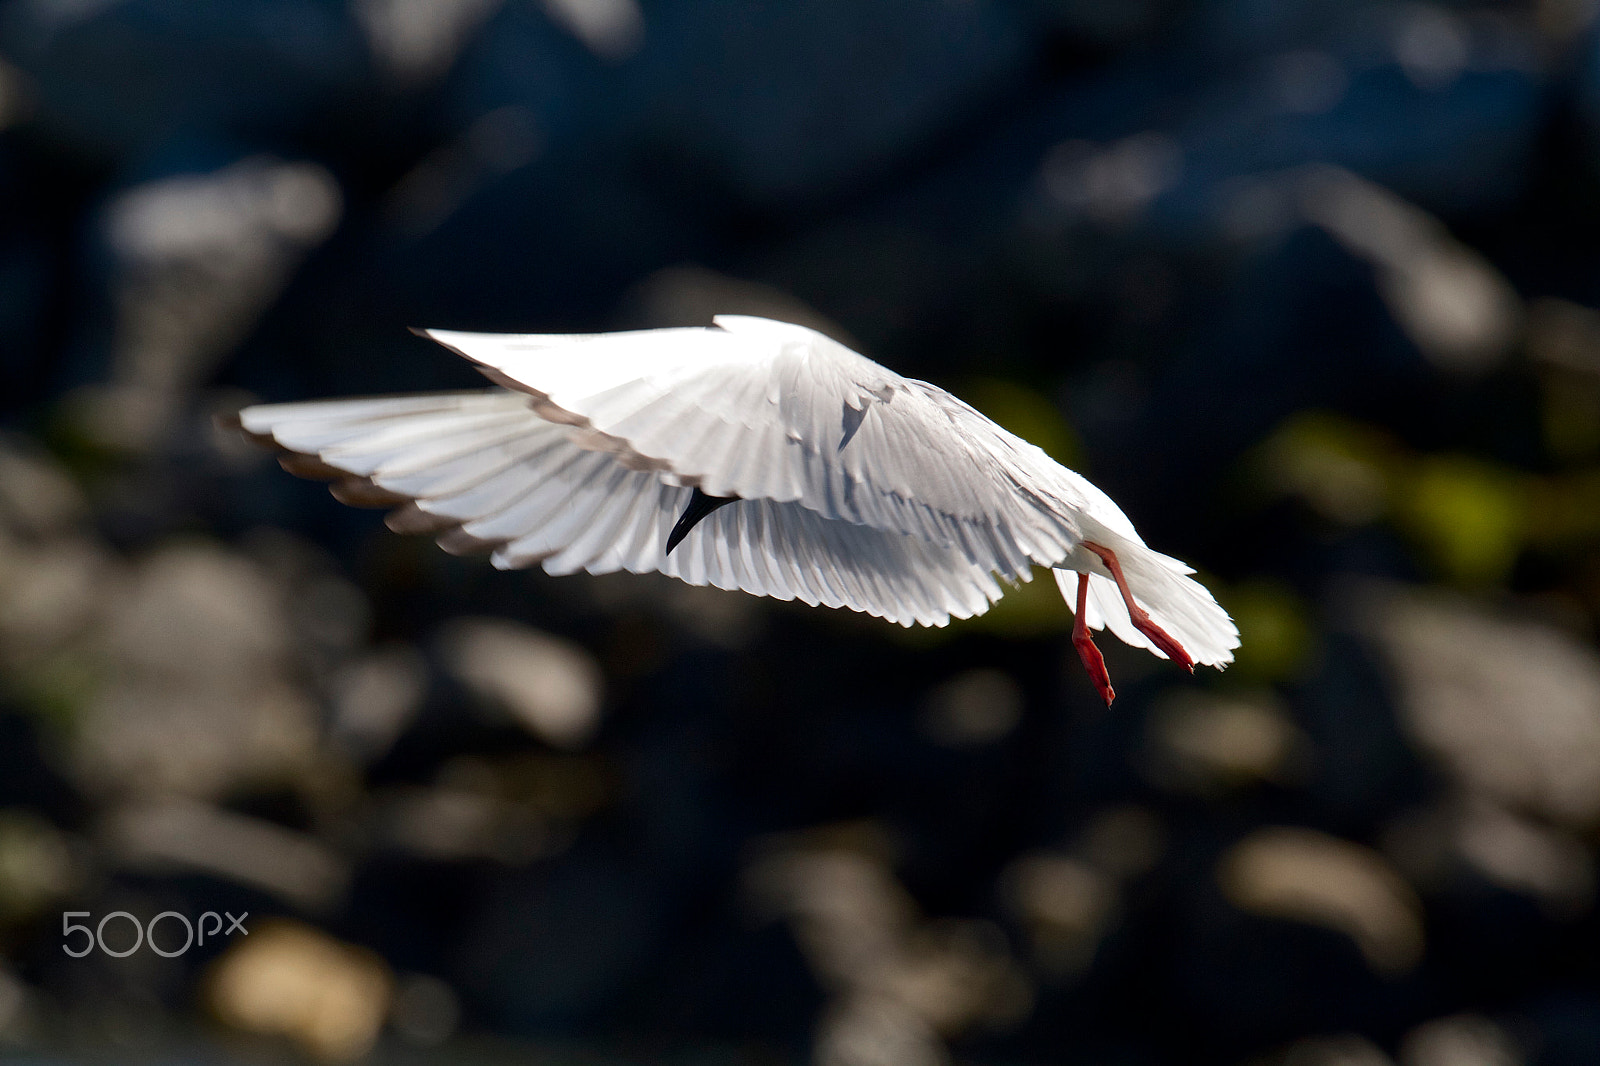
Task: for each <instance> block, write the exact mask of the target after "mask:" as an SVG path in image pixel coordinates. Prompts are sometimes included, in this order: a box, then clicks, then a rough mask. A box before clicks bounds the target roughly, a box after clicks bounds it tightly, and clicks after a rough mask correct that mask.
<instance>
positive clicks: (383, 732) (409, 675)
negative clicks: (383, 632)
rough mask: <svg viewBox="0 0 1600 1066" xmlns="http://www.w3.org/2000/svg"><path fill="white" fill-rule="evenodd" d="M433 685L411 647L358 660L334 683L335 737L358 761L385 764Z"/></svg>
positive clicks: (345, 667) (331, 728) (377, 652)
mask: <svg viewBox="0 0 1600 1066" xmlns="http://www.w3.org/2000/svg"><path fill="white" fill-rule="evenodd" d="M427 685H428V667H427V663H426V661H424V659H423V657H422V655H421V653H420V652H418V651H417V650H416V649H415V648H413V647H411V646H410V645H407V644H397V645H392V646H390V647H386V648H380V649H377V650H375V651H372V652H369V653H368V654H366V655H363V656H360V657H358V658H354V659H352V660H350V661H349V662H346V663H344V664H343V665H341V666H340V667H339V669H338V670H337V671H336V672H335V674H334V675H333V677H332V678H330V679H329V682H328V689H329V694H330V698H331V700H332V703H333V718H332V720H331V721H330V722H329V723H328V728H329V732H330V734H331V735H332V736H333V738H334V739H335V741H336V742H337V743H338V744H340V745H341V746H342V747H344V748H345V749H346V750H347V751H348V752H349V753H350V754H351V755H353V756H355V757H356V758H357V759H360V760H361V761H363V762H371V761H373V760H375V759H378V758H381V757H382V756H383V755H384V754H385V753H386V752H387V751H388V750H389V749H390V747H392V746H393V744H394V742H395V740H396V738H398V737H399V736H400V734H401V733H402V732H404V731H405V729H406V727H407V726H408V725H410V724H411V721H412V719H413V718H414V717H415V716H416V713H417V711H418V709H419V708H420V707H421V706H422V701H423V698H424V697H425V696H426V695H427Z"/></svg>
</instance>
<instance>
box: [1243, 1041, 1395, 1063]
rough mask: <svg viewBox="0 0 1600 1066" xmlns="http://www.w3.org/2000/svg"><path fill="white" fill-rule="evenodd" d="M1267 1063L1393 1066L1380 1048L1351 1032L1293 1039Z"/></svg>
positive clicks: (1391, 1061)
mask: <svg viewBox="0 0 1600 1066" xmlns="http://www.w3.org/2000/svg"><path fill="white" fill-rule="evenodd" d="M1269 1061H1273V1062H1274V1066H1394V1062H1393V1060H1392V1059H1390V1058H1389V1056H1387V1055H1385V1054H1384V1053H1383V1050H1382V1049H1381V1048H1379V1047H1378V1046H1377V1045H1376V1044H1374V1043H1372V1041H1370V1040H1367V1039H1366V1038H1365V1037H1360V1036H1356V1035H1355V1034H1353V1033H1350V1034H1344V1035H1341V1036H1314V1037H1308V1038H1307V1039H1305V1040H1297V1041H1295V1042H1294V1043H1293V1044H1292V1045H1290V1046H1289V1047H1288V1048H1287V1049H1286V1050H1285V1051H1284V1052H1283V1054H1282V1055H1281V1056H1278V1057H1276V1059H1275V1060H1269Z"/></svg>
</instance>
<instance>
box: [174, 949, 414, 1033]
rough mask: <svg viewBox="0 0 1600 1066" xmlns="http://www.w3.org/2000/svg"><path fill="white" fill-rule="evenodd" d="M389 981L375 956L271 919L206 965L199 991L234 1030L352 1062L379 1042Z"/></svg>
mask: <svg viewBox="0 0 1600 1066" xmlns="http://www.w3.org/2000/svg"><path fill="white" fill-rule="evenodd" d="M393 986H394V979H393V977H392V976H391V975H390V972H389V969H388V967H387V966H386V965H384V962H383V960H382V959H381V958H379V957H378V956H377V955H374V954H373V953H371V952H369V951H366V950H364V949H361V948H356V947H352V946H350V945H348V944H343V943H341V942H339V941H337V940H335V939H333V938H332V937H330V936H328V935H327V934H326V933H323V932H321V931H320V930H317V929H313V928H312V927H310V926H308V925H302V924H301V923H299V922H291V921H286V920H283V919H275V920H272V921H270V922H262V923H260V924H258V925H256V926H255V927H254V928H252V929H251V930H250V935H249V937H248V938H247V939H243V940H239V941H237V942H235V943H233V944H232V945H230V947H229V950H228V952H227V953H226V954H225V955H223V956H222V957H221V958H220V959H218V960H217V961H216V962H215V963H213V964H212V966H211V968H210V970H209V972H208V973H207V974H206V980H205V989H204V996H205V1001H206V1002H207V1004H208V1005H209V1006H210V1008H211V1010H212V1011H213V1012H214V1013H215V1014H216V1016H217V1017H218V1018H220V1019H221V1020H222V1021H223V1022H225V1023H226V1024H228V1025H230V1026H233V1027H234V1028H236V1029H242V1030H245V1031H246V1032H251V1033H259V1034H264V1035H270V1036H283V1037H287V1038H289V1039H290V1040H292V1041H294V1042H295V1043H296V1044H298V1045H299V1046H300V1048H301V1049H302V1050H303V1051H304V1052H306V1053H307V1054H309V1055H311V1056H312V1057H313V1058H316V1059H319V1060H322V1061H324V1062H353V1061H355V1060H356V1059H359V1058H361V1057H362V1056H364V1055H365V1054H366V1053H367V1052H368V1051H369V1050H371V1048H372V1046H373V1044H374V1043H375V1042H376V1041H377V1038H378V1032H379V1029H380V1028H381V1027H382V1025H383V1021H384V1017H385V1016H386V1015H387V1014H388V1012H389V1003H390V998H391V996H392V994H393Z"/></svg>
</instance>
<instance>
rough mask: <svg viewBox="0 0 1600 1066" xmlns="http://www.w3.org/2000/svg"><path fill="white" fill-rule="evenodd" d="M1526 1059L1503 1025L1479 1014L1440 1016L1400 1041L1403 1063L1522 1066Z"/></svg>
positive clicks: (1402, 1065) (1416, 1065)
mask: <svg viewBox="0 0 1600 1066" xmlns="http://www.w3.org/2000/svg"><path fill="white" fill-rule="evenodd" d="M1523 1062H1524V1059H1523V1057H1522V1052H1521V1051H1520V1050H1519V1049H1518V1047H1517V1042H1516V1041H1515V1040H1513V1039H1512V1038H1511V1034H1510V1033H1508V1032H1506V1030H1505V1029H1503V1028H1502V1027H1501V1026H1499V1025H1496V1024H1495V1023H1494V1022H1492V1021H1490V1020H1489V1019H1488V1018H1485V1017H1483V1016H1482V1015H1477V1014H1457V1015H1453V1016H1451V1017H1449V1018H1437V1019H1435V1020H1433V1021H1431V1022H1426V1023H1424V1024H1422V1025H1419V1026H1417V1027H1416V1028H1415V1029H1413V1030H1411V1032H1409V1033H1407V1034H1406V1035H1405V1038H1404V1039H1403V1040H1402V1041H1401V1042H1400V1066H1522V1063H1523Z"/></svg>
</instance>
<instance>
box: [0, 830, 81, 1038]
mask: <svg viewBox="0 0 1600 1066" xmlns="http://www.w3.org/2000/svg"><path fill="white" fill-rule="evenodd" d="M79 877H80V870H79V864H78V863H77V862H76V861H75V860H74V857H73V854H72V849H71V847H70V846H69V844H68V841H67V839H66V837H65V835H64V834H63V833H62V832H61V831H60V830H59V829H57V828H56V827H55V826H54V825H52V824H51V823H49V822H47V821H45V820H44V819H43V818H40V817H39V816H38V815H36V814H33V813H31V812H29V811H25V810H17V809H15V808H7V809H4V810H0V921H4V922H8V923H9V922H15V921H19V920H24V919H27V918H31V917H33V916H34V915H36V914H38V913H39V912H40V911H42V910H44V909H45V908H46V907H48V906H50V905H51V904H53V903H56V902H57V901H58V900H61V899H64V898H66V896H67V895H68V893H69V892H70V891H71V890H72V889H73V887H74V886H75V884H76V883H77V881H78V879H79ZM4 981H5V976H4V974H3V973H0V1015H4V1014H5V1013H6V1011H5V1004H4V1000H5V998H6V990H5V988H4V987H3V986H4ZM12 1006H13V1007H15V1006H16V1004H14V1003H13V1004H12ZM6 1028H7V1026H6V1023H5V1021H4V1019H3V1018H0V1031H4V1030H5V1029H6Z"/></svg>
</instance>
